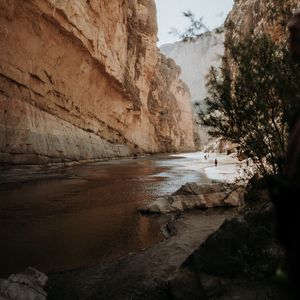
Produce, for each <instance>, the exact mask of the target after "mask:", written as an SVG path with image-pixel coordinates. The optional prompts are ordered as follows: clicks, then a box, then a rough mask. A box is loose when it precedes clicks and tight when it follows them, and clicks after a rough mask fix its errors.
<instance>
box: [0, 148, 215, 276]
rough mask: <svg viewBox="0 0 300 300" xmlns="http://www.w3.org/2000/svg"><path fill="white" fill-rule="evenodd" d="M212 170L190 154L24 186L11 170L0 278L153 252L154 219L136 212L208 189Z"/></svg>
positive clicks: (2, 191)
mask: <svg viewBox="0 0 300 300" xmlns="http://www.w3.org/2000/svg"><path fill="white" fill-rule="evenodd" d="M212 164H213V163H212V161H210V162H209V161H204V160H203V155H202V153H193V154H182V155H162V156H155V157H144V158H138V159H119V160H113V161H107V162H97V163H90V164H82V165H77V166H73V167H68V168H66V169H64V170H63V172H62V173H61V174H60V173H59V174H56V173H54V174H53V173H51V172H50V173H48V174H47V175H46V176H38V175H36V174H35V173H34V172H31V177H32V178H30V180H26V181H24V178H26V172H27V173H28V172H29V171H28V170H26V169H25V171H24V169H18V170H17V171H16V170H14V172H13V173H12V174H13V176H12V178H10V181H12V182H10V183H9V182H8V183H6V184H4V183H2V184H1V185H0V199H1V200H0V236H1V247H0V266H1V268H0V276H1V277H6V276H8V275H9V274H11V273H14V272H18V271H22V270H23V269H24V268H26V267H27V266H33V267H35V268H37V269H39V270H41V271H43V272H47V273H48V272H57V271H63V270H67V269H74V268H81V267H87V266H92V265H96V264H101V263H107V262H109V261H112V260H115V259H117V258H120V257H122V256H125V255H127V254H129V253H131V252H136V251H138V250H140V249H143V248H147V247H149V246H151V245H154V244H156V243H157V242H159V241H161V240H162V239H163V238H164V236H163V235H162V232H161V225H162V223H161V222H162V221H161V218H159V217H158V216H150V217H149V216H143V215H141V214H139V213H137V208H138V207H140V206H141V205H142V204H143V203H144V201H149V200H152V199H155V198H156V197H160V196H165V195H169V194H171V193H173V192H174V191H175V190H177V189H178V188H179V187H180V186H181V185H183V184H185V183H186V182H193V181H194V182H202V183H208V182H211V180H210V179H208V178H207V177H206V175H205V173H204V170H203V168H204V167H207V166H210V165H212ZM24 174H25V175H24ZM34 174H35V176H32V175H34ZM24 176H25V177H24ZM6 177H7V178H8V177H9V176H6ZM39 177H41V179H39ZM18 178H20V180H21V179H22V180H21V182H20V180H18ZM12 179H13V180H12ZM27 179H28V178H27Z"/></svg>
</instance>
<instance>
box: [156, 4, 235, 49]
mask: <svg viewBox="0 0 300 300" xmlns="http://www.w3.org/2000/svg"><path fill="white" fill-rule="evenodd" d="M232 6H233V0H156V7H157V22H158V38H159V41H158V46H160V45H162V44H166V43H173V42H175V41H177V40H178V37H176V36H173V35H171V34H169V31H170V29H171V27H175V28H176V29H178V30H179V31H184V29H185V28H187V27H188V24H189V23H188V20H187V19H186V18H185V17H183V15H182V12H184V11H187V10H191V11H192V12H193V13H194V14H195V16H196V17H197V18H200V17H203V22H204V24H205V25H206V26H207V27H208V28H209V29H214V28H216V27H219V26H220V25H222V24H223V22H224V20H225V18H226V16H227V14H228V13H229V11H230V10H231V8H232Z"/></svg>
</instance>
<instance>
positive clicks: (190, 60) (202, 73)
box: [160, 28, 225, 145]
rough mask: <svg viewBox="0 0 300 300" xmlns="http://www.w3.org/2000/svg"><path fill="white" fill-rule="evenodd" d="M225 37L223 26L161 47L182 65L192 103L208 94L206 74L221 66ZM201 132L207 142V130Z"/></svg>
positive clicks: (202, 129) (167, 54) (203, 139)
mask: <svg viewBox="0 0 300 300" xmlns="http://www.w3.org/2000/svg"><path fill="white" fill-rule="evenodd" d="M224 38H225V37H224V32H223V28H219V29H215V30H213V31H211V32H207V33H204V34H202V35H201V36H200V37H198V38H195V39H194V40H192V41H189V42H176V43H173V44H165V45H162V46H161V47H160V51H161V52H162V53H164V54H165V55H166V56H168V57H170V58H172V59H174V60H175V62H176V64H178V65H179V66H180V68H181V71H182V72H181V79H182V80H183V81H184V82H185V83H186V84H187V85H188V87H189V89H190V92H191V100H192V103H195V102H200V103H201V102H202V101H203V100H204V98H205V97H206V96H207V88H206V76H207V74H208V72H209V69H210V68H211V67H212V66H214V67H220V66H221V63H222V60H221V57H222V56H223V55H224ZM199 134H200V142H201V144H202V145H204V144H206V143H207V141H208V135H207V131H206V130H205V129H204V128H200V129H199Z"/></svg>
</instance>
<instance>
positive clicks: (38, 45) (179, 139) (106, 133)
mask: <svg viewBox="0 0 300 300" xmlns="http://www.w3.org/2000/svg"><path fill="white" fill-rule="evenodd" d="M0 33H1V37H2V38H1V39H0V153H1V155H0V160H1V162H8V163H56V162H71V161H86V160H94V159H100V158H104V157H105V158H107V157H108V158H109V157H118V156H129V155H131V154H132V152H140V153H141V152H151V153H157V152H171V151H192V150H194V149H195V144H194V139H193V126H194V125H193V123H192V112H191V107H190V101H189V97H190V95H189V92H188V89H187V88H186V87H185V85H184V84H183V83H182V82H181V81H180V80H179V74H180V73H179V69H178V67H177V66H176V65H175V63H174V62H172V61H169V60H166V59H165V58H164V57H163V56H162V55H161V54H160V53H159V51H158V49H157V46H156V41H157V23H156V8H155V2H154V0H149V1H142V2H141V1H137V0H125V1H118V0H110V1H108V0H107V1H100V2H99V1H96V0H90V1H85V0H78V1H66V0H61V1H57V0H32V1H23V0H15V1H1V3H0Z"/></svg>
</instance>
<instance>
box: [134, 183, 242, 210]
mask: <svg viewBox="0 0 300 300" xmlns="http://www.w3.org/2000/svg"><path fill="white" fill-rule="evenodd" d="M243 201H244V189H243V188H242V187H239V186H235V185H230V184H205V185H197V184H196V183H187V184H185V185H183V186H182V187H181V188H180V189H179V190H178V191H176V192H175V193H174V194H173V195H172V196H170V197H167V198H159V199H157V200H155V201H153V202H150V203H148V204H146V205H145V206H144V207H142V208H140V209H139V210H140V211H141V212H144V213H162V214H164V213H170V212H177V211H184V210H188V209H196V208H213V207H235V206H239V205H241V204H243Z"/></svg>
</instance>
